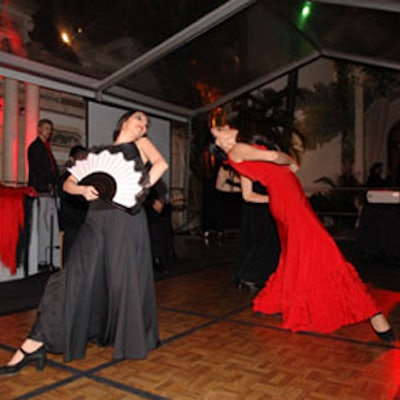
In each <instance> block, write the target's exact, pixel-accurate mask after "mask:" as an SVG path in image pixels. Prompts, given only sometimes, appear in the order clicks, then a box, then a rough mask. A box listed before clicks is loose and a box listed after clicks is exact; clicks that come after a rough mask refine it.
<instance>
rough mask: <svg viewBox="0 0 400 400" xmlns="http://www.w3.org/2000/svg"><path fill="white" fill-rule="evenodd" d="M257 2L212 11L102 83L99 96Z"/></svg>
mask: <svg viewBox="0 0 400 400" xmlns="http://www.w3.org/2000/svg"><path fill="white" fill-rule="evenodd" d="M255 2H256V0H229V1H228V2H226V3H225V4H223V5H222V6H220V7H218V8H217V9H215V10H214V11H211V12H210V13H208V14H207V15H205V16H204V17H202V18H200V19H199V20H197V21H196V22H194V23H192V24H191V25H189V26H188V27H186V28H184V29H182V30H181V31H179V32H178V33H176V34H175V35H173V36H171V37H169V38H168V39H167V40H165V41H164V42H162V43H160V44H159V45H158V46H155V47H153V48H152V49H151V50H149V51H148V52H146V53H144V54H143V55H141V56H140V57H138V58H137V59H136V60H134V61H132V62H131V63H129V64H127V65H125V66H123V67H122V68H120V69H119V70H117V71H115V72H114V73H113V74H110V75H109V76H107V77H106V78H105V79H103V80H102V81H100V83H99V85H98V87H97V96H98V97H101V94H102V92H103V91H105V90H107V89H108V88H109V87H111V86H113V85H115V84H117V83H118V82H120V81H121V80H123V79H125V78H126V77H128V76H130V75H132V74H134V73H136V72H138V71H141V70H143V69H144V68H147V67H149V66H150V65H152V64H154V63H155V62H156V61H158V60H160V59H161V58H163V57H165V56H166V55H167V54H169V53H171V52H172V51H174V50H176V49H178V48H180V47H182V46H183V45H185V44H186V43H189V42H190V41H192V40H193V39H195V38H196V37H198V36H200V35H202V34H203V33H205V32H207V31H209V30H210V29H212V28H214V27H215V26H217V25H219V24H221V23H222V22H223V21H225V20H227V19H229V18H230V17H232V16H233V15H234V14H237V13H238V12H239V11H241V10H243V9H244V8H246V7H248V6H249V5H251V4H252V3H255Z"/></svg>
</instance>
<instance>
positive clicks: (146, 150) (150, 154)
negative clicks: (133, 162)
mask: <svg viewBox="0 0 400 400" xmlns="http://www.w3.org/2000/svg"><path fill="white" fill-rule="evenodd" d="M136 144H137V147H138V149H139V151H140V155H141V157H142V160H143V162H144V163H147V162H148V161H149V162H150V163H151V168H150V170H149V182H148V184H147V185H146V186H147V187H150V186H153V185H154V184H155V183H156V182H157V181H158V180H159V179H160V178H161V176H162V175H163V174H164V172H165V171H166V170H167V169H168V163H167V161H165V158H164V157H163V156H162V154H161V153H160V152H159V151H158V149H157V148H156V147H155V146H154V144H153V143H152V142H151V141H150V139H148V138H147V137H142V138H140V139H138V140H137V141H136Z"/></svg>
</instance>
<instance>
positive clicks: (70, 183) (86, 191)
mask: <svg viewBox="0 0 400 400" xmlns="http://www.w3.org/2000/svg"><path fill="white" fill-rule="evenodd" d="M63 190H64V191H65V192H67V193H69V194H76V195H79V194H80V195H81V196H83V197H84V198H85V199H86V200H87V201H93V200H96V199H98V198H99V192H98V191H97V190H96V188H95V187H94V186H91V185H78V180H77V179H76V178H75V177H74V176H73V175H70V176H69V177H68V178H67V179H66V180H65V182H64V184H63Z"/></svg>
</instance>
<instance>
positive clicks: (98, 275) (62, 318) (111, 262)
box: [0, 111, 168, 375]
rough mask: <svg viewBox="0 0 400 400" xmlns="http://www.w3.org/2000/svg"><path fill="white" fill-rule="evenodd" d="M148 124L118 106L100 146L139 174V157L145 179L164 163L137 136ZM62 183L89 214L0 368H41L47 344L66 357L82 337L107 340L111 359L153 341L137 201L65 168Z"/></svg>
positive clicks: (139, 352) (150, 287) (148, 267)
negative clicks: (105, 195) (105, 193)
mask: <svg viewBox="0 0 400 400" xmlns="http://www.w3.org/2000/svg"><path fill="white" fill-rule="evenodd" d="M147 124H148V118H147V116H146V114H144V113H143V112H140V111H132V112H128V113H126V114H124V115H123V116H122V117H121V118H120V120H119V121H118V124H117V129H116V131H115V133H114V143H113V145H111V146H107V147H106V148H107V149H108V151H109V152H110V153H111V154H115V155H118V154H122V155H123V158H124V160H125V161H126V162H129V163H131V164H132V165H133V168H134V170H135V173H137V172H139V173H140V174H141V176H142V178H145V177H144V175H145V172H144V168H143V167H144V164H145V163H146V162H150V163H151V165H152V167H151V169H150V171H149V172H148V175H147V177H146V179H143V180H142V182H143V186H144V187H150V186H152V185H153V184H154V183H156V182H157V181H158V180H159V178H160V177H161V176H162V174H163V173H164V172H165V171H166V169H167V168H168V165H167V163H166V161H165V160H164V158H163V156H162V155H161V154H160V153H159V151H158V150H157V149H156V148H155V147H154V145H153V144H152V143H151V141H150V140H149V139H148V138H147V137H144V135H145V133H146V131H147ZM103 149H104V148H103ZM100 150H102V149H97V150H95V152H96V151H97V152H99V151H100ZM89 156H90V154H89ZM131 164H130V165H131ZM63 188H64V190H65V191H66V192H68V193H70V194H76V195H82V196H84V197H85V199H86V200H88V201H89V202H91V204H90V206H89V211H88V214H87V216H86V219H85V222H84V223H83V225H82V226H81V228H80V229H79V231H78V233H77V237H76V240H75V241H74V244H73V246H72V248H71V251H70V252H69V254H68V256H67V258H66V261H65V263H66V265H65V268H64V269H63V270H61V271H60V272H57V273H56V274H54V275H53V276H52V277H51V278H50V279H49V282H48V284H47V286H46V289H45V293H44V295H43V297H42V300H41V302H40V304H39V310H38V316H37V319H36V321H35V323H34V325H33V327H32V330H31V332H30V334H29V335H28V338H27V339H26V340H25V341H24V342H23V344H22V346H21V348H20V349H19V350H17V352H16V353H15V354H14V355H13V357H12V358H11V360H10V361H9V363H8V364H7V365H5V366H2V367H0V375H10V374H14V373H17V372H18V371H20V370H21V369H22V368H23V367H24V366H25V365H27V364H29V363H35V364H36V367H37V369H39V370H40V369H43V367H44V365H45V362H46V352H47V351H49V352H55V353H64V359H65V361H70V360H72V359H75V358H83V357H84V356H85V351H86V345H87V342H88V341H94V342H96V343H99V344H102V345H112V346H113V347H114V353H113V358H114V359H124V358H129V359H140V358H145V357H146V356H147V352H148V351H149V350H151V349H154V348H155V347H156V346H157V345H158V343H159V336H158V324H157V315H156V303H155V293H154V281H153V271H152V261H151V250H150V241H149V234H148V228H147V221H146V214H145V212H144V210H143V208H142V207H141V205H140V202H137V204H136V205H135V206H134V207H132V208H126V207H122V206H121V205H118V204H114V202H109V201H104V200H102V199H101V196H100V195H99V192H100V187H99V186H97V189H96V187H95V184H93V185H79V184H78V179H77V178H76V177H75V176H74V173H73V171H72V170H71V176H70V177H69V178H68V179H67V180H66V182H65V183H64V186H63ZM141 190H142V192H143V187H141Z"/></svg>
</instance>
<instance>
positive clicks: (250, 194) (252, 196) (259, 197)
mask: <svg viewBox="0 0 400 400" xmlns="http://www.w3.org/2000/svg"><path fill="white" fill-rule="evenodd" d="M240 183H241V186H242V197H243V199H244V200H245V201H248V202H250V203H269V196H268V195H267V194H261V193H256V192H254V191H253V182H252V181H251V180H250V179H249V178H247V177H245V176H240Z"/></svg>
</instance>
